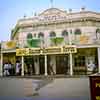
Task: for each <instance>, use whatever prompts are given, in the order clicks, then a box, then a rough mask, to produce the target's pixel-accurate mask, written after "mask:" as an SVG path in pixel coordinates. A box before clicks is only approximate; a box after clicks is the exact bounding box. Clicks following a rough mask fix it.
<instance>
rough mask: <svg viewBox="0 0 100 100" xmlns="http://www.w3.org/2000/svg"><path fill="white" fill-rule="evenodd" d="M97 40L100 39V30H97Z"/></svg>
mask: <svg viewBox="0 0 100 100" xmlns="http://www.w3.org/2000/svg"><path fill="white" fill-rule="evenodd" d="M96 39H100V29H99V28H98V29H96Z"/></svg>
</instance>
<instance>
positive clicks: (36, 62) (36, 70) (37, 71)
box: [34, 57, 40, 75]
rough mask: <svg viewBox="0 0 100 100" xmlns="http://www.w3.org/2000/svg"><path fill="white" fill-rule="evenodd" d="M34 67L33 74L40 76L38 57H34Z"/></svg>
mask: <svg viewBox="0 0 100 100" xmlns="http://www.w3.org/2000/svg"><path fill="white" fill-rule="evenodd" d="M34 67H35V74H36V75H39V74H40V72H39V71H40V68H39V57H36V58H35V59H34Z"/></svg>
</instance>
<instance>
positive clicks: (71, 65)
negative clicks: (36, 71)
mask: <svg viewBox="0 0 100 100" xmlns="http://www.w3.org/2000/svg"><path fill="white" fill-rule="evenodd" d="M68 38H69V45H72V39H71V32H68ZM69 65H70V75H71V76H72V75H73V57H72V53H71V52H70V53H69Z"/></svg>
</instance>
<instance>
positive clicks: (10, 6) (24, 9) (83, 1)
mask: <svg viewBox="0 0 100 100" xmlns="http://www.w3.org/2000/svg"><path fill="white" fill-rule="evenodd" d="M50 1H51V0H0V42H1V41H8V40H10V35H11V30H12V29H13V28H14V27H15V25H16V23H17V21H18V20H19V19H21V18H23V16H24V15H26V16H27V17H30V16H33V15H34V13H37V14H39V13H41V12H43V11H44V10H46V9H48V8H50V7H51V2H50ZM83 6H84V7H86V10H90V11H95V12H100V0H53V7H54V8H59V9H62V10H66V11H68V9H70V8H71V9H73V12H76V11H80V8H81V7H83Z"/></svg>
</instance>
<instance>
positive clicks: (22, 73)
mask: <svg viewBox="0 0 100 100" xmlns="http://www.w3.org/2000/svg"><path fill="white" fill-rule="evenodd" d="M21 60H22V61H21V62H22V63H21V64H22V72H21V75H22V76H24V57H23V56H22V59H21Z"/></svg>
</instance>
